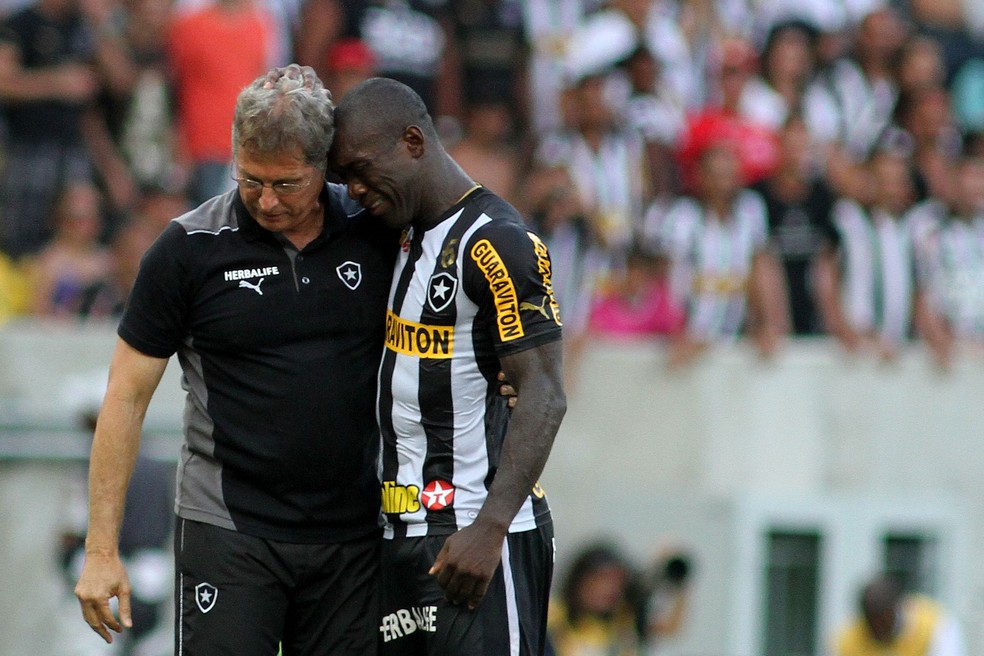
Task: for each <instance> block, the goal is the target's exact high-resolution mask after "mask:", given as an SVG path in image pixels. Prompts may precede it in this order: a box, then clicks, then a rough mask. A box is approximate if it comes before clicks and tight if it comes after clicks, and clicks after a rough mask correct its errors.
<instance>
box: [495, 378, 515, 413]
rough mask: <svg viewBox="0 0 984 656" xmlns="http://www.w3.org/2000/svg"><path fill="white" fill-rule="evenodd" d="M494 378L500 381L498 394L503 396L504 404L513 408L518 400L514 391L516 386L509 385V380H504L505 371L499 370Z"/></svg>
mask: <svg viewBox="0 0 984 656" xmlns="http://www.w3.org/2000/svg"><path fill="white" fill-rule="evenodd" d="M495 378H496V380H498V381H499V382H500V383H502V384H501V385H499V396H505V397H506V405H508V406H509V407H510V408H515V407H516V402H517V401H519V395H518V394H517V393H516V388H515V387H513V386H512V385H510V384H509V381H508V380H506V374H505V372H502V371H500V372H499V374H498V375H497V376H496V377H495Z"/></svg>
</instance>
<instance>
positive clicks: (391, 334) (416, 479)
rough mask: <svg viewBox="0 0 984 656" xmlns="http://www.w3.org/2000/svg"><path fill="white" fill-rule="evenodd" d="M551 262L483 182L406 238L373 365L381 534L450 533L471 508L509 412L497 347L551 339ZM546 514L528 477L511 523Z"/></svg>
mask: <svg viewBox="0 0 984 656" xmlns="http://www.w3.org/2000/svg"><path fill="white" fill-rule="evenodd" d="M550 266H551V265H550V256H549V254H548V252H547V248H546V246H545V245H544V244H543V242H542V241H540V238H539V237H537V235H536V234H534V233H533V232H531V231H530V230H529V228H528V227H527V226H526V225H524V223H523V221H522V219H521V218H520V216H519V214H518V213H517V212H516V210H515V209H513V208H512V206H510V205H509V204H508V203H506V202H505V201H503V200H502V199H501V198H499V197H498V196H496V195H495V194H493V193H491V192H489V191H487V190H485V189H482V188H479V189H476V190H474V191H472V192H471V193H469V194H467V195H466V196H465V197H464V198H463V199H462V200H460V201H459V202H458V203H457V204H455V205H454V206H453V207H452V208H450V209H449V210H448V211H447V212H446V214H445V218H443V219H442V220H441V221H440V222H439V223H437V224H436V225H434V226H433V227H431V228H429V229H427V230H419V229H413V228H411V229H409V230H408V231H407V233H406V234H405V235H404V239H403V247H402V249H401V252H400V253H399V256H398V258H397V263H396V272H395V275H394V277H393V285H392V287H391V289H390V296H389V305H388V311H387V317H386V345H385V348H384V354H383V359H382V363H381V365H380V371H379V405H378V412H379V425H380V430H381V435H382V455H381V459H380V480H381V482H382V499H383V512H384V513H385V515H386V518H387V525H386V533H385V535H386V537H387V538H392V537H394V536H409V537H415V536H423V535H441V534H448V533H452V532H454V531H456V530H458V529H461V528H464V527H465V526H468V525H469V524H471V523H472V521H473V520H474V519H475V517H476V516H477V515H478V511H479V510H480V509H481V507H482V504H483V503H484V502H485V498H486V494H487V490H488V488H489V486H490V485H491V483H492V480H493V478H494V477H495V471H496V468H497V466H498V461H499V454H500V451H501V447H502V441H503V438H504V436H505V433H506V426H507V423H508V420H509V411H508V409H507V407H506V403H505V400H504V399H503V398H501V397H500V396H499V395H498V391H497V388H498V385H497V382H496V374H497V373H498V372H499V356H503V355H509V354H512V353H518V352H520V351H523V350H526V349H529V348H533V347H536V346H539V345H542V344H545V343H548V342H552V341H555V340H559V339H560V335H561V323H560V313H559V308H558V306H557V302H556V300H555V299H554V295H553V288H552V284H551V277H550ZM548 519H549V508H548V506H547V502H546V498H545V497H544V494H543V491H542V489H540V487H539V485H537V486H536V487H535V489H534V490H531V491H530V496H529V498H528V499H527V501H526V502H525V503H524V504H523V507H522V508H521V509H520V511H519V513H517V515H516V517H515V519H514V521H513V523H512V526H511V527H510V530H511V531H513V532H515V531H525V530H530V529H532V528H535V527H536V526H537V525H538V523H542V522H543V521H546V520H548Z"/></svg>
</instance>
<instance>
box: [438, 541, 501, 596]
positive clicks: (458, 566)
mask: <svg viewBox="0 0 984 656" xmlns="http://www.w3.org/2000/svg"><path fill="white" fill-rule="evenodd" d="M505 537H506V533H505V531H503V530H500V529H497V528H495V527H491V526H486V525H482V524H480V523H479V522H476V523H474V524H472V525H471V526H466V527H465V528H463V529H461V530H460V531H458V532H457V533H455V534H453V535H451V536H449V537H448V539H447V540H445V542H444V547H442V548H441V552H440V553H439V554H437V558H436V559H435V560H434V565H433V566H432V567H431V568H430V571H429V572H428V573H429V574H431V575H432V576H436V577H437V583H438V585H440V586H441V588H442V589H443V590H444V596H445V597H447V599H448V601H450V602H451V603H452V604H468V608H469V609H471V610H474V609H475V608H476V607H478V603H479V602H480V601H481V600H482V597H484V596H485V592H486V590H488V589H489V582H490V581H491V580H492V575H493V574H495V570H496V568H497V567H499V562H500V560H501V558H502V541H503V540H504V539H505Z"/></svg>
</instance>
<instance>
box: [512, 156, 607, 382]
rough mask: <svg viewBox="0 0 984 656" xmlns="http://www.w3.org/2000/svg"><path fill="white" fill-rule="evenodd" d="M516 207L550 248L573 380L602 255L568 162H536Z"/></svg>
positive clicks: (567, 377) (567, 379) (602, 264)
mask: <svg viewBox="0 0 984 656" xmlns="http://www.w3.org/2000/svg"><path fill="white" fill-rule="evenodd" d="M520 198H521V199H522V201H523V203H524V204H523V205H521V206H520V211H521V212H523V215H524V216H526V217H527V219H528V220H529V222H530V223H531V224H532V226H533V227H534V228H535V229H536V230H537V232H538V234H539V235H540V237H541V238H542V239H543V242H544V243H545V244H546V245H547V248H549V249H550V262H551V270H552V274H553V288H554V296H555V297H556V299H557V303H558V304H559V305H560V306H561V307H562V308H564V315H563V320H564V382H565V389H566V388H568V387H567V386H572V385H574V383H575V381H576V379H577V371H578V366H579V364H580V361H581V356H582V354H583V351H584V348H585V347H586V346H587V343H588V339H589V334H588V320H589V317H590V311H591V304H592V303H593V302H594V295H595V290H596V287H597V285H598V278H599V277H600V275H601V272H602V271H604V269H605V257H604V253H603V252H602V249H601V248H600V247H599V245H598V243H597V241H596V240H595V238H594V233H593V232H592V228H591V223H590V221H589V220H588V217H587V216H586V215H585V213H584V211H583V209H582V207H581V200H580V196H579V194H578V192H577V188H576V187H575V186H574V182H573V181H572V180H571V178H570V175H569V174H568V171H567V168H566V167H565V166H563V165H562V164H560V163H549V162H539V161H537V162H535V163H534V165H533V168H532V169H531V170H530V171H529V173H528V174H527V175H526V176H525V178H524V180H523V185H522V193H521V194H520Z"/></svg>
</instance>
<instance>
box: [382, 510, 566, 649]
mask: <svg viewBox="0 0 984 656" xmlns="http://www.w3.org/2000/svg"><path fill="white" fill-rule="evenodd" d="M553 537H554V536H553V524H549V523H548V524H546V525H544V526H540V527H538V528H536V529H533V530H531V531H524V532H521V533H510V534H509V535H508V536H507V537H506V539H505V541H504V543H503V548H502V559H501V561H500V564H499V567H498V569H496V572H495V575H494V576H493V578H492V582H491V583H490V585H489V589H488V592H486V594H485V597H484V598H483V599H482V601H481V603H479V605H478V607H477V608H476V609H475V610H469V609H468V606H467V605H466V604H461V605H454V604H452V603H450V602H449V601H447V599H445V598H444V592H443V590H442V589H441V587H440V586H439V585H438V584H437V579H436V578H435V577H433V576H431V575H429V574H428V573H427V571H428V570H429V569H430V566H431V565H432V564H433V563H434V559H435V558H436V557H437V554H438V552H440V550H441V547H442V546H443V545H444V540H445V539H446V538H447V536H443V535H441V536H429V537H420V538H397V539H394V540H383V558H382V568H381V572H380V580H381V581H382V587H381V590H382V591H381V595H382V601H381V604H382V609H383V616H382V622H381V623H380V626H379V637H380V654H381V655H382V656H540V655H541V654H543V653H544V646H545V643H546V633H547V604H548V601H549V594H550V581H551V578H552V576H553V564H554V544H553Z"/></svg>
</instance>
